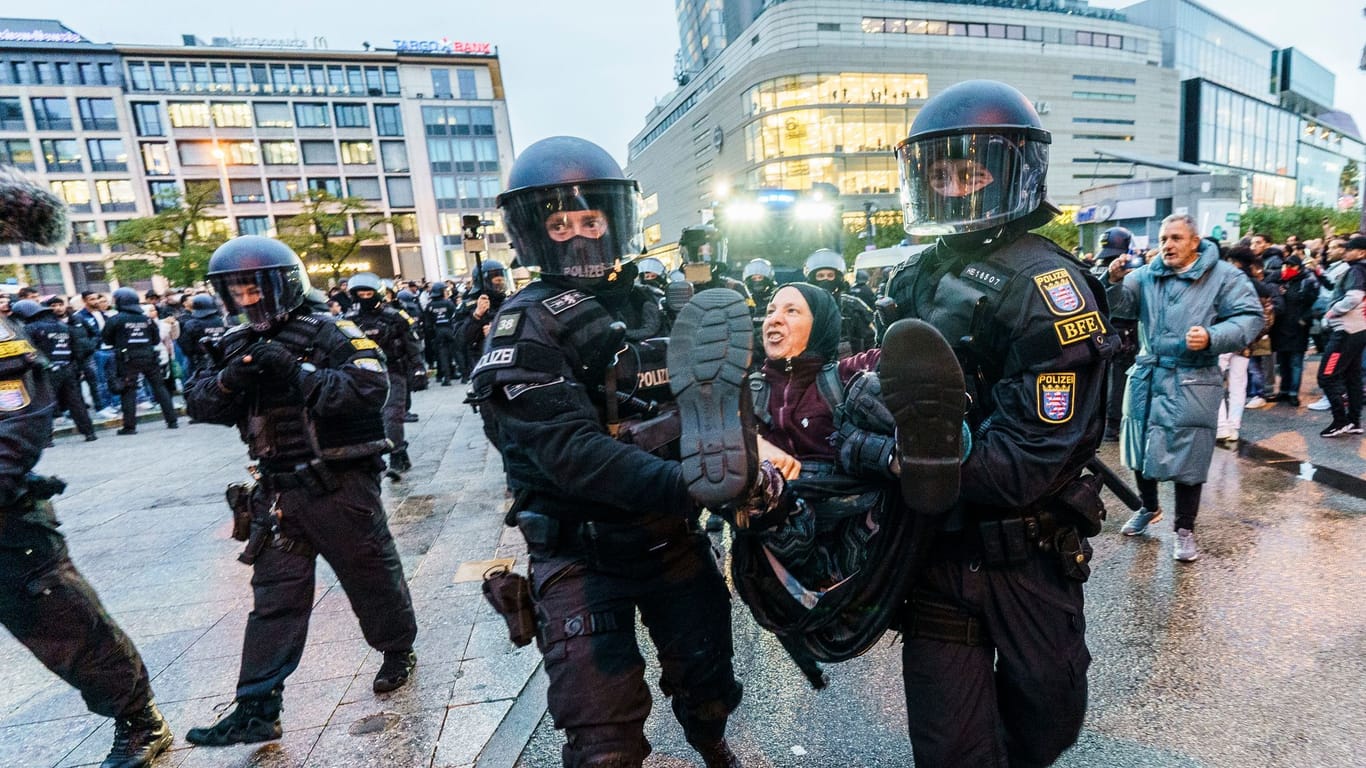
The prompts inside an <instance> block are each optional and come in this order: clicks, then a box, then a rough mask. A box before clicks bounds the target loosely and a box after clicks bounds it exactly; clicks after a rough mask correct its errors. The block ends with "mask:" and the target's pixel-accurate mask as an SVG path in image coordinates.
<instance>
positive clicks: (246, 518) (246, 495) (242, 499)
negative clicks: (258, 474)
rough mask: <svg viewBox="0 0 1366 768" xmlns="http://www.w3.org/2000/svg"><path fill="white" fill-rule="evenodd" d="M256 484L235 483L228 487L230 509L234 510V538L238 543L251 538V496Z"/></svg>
mask: <svg viewBox="0 0 1366 768" xmlns="http://www.w3.org/2000/svg"><path fill="white" fill-rule="evenodd" d="M255 490H256V483H233V484H231V485H229V486H228V489H227V492H226V493H225V494H224V495H225V496H226V497H227V501H228V509H230V510H232V537H233V538H234V539H236V540H237V541H247V540H248V539H250V538H251V518H252V514H251V494H252V492H253V491H255Z"/></svg>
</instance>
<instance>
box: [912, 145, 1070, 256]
mask: <svg viewBox="0 0 1366 768" xmlns="http://www.w3.org/2000/svg"><path fill="white" fill-rule="evenodd" d="M897 165H898V167H899V171H900V175H901V206H902V212H903V214H904V216H905V223H906V232H908V233H909V234H912V235H917V236H922V237H923V236H934V235H952V234H958V233H961V232H972V231H975V230H979V229H987V228H989V227H994V226H998V225H1000V224H1004V223H1005V222H1007V221H1010V220H1012V219H1016V218H1019V217H1021V216H1024V215H1025V214H1028V213H1030V212H1031V211H1033V210H1034V209H1035V208H1037V207H1038V206H1039V205H1040V204H1041V203H1042V202H1043V174H1044V171H1045V169H1047V167H1048V145H1047V144H1043V143H1040V142H1036V141H1030V140H1026V141H1023V142H1019V143H1017V142H1016V141H1014V140H1013V139H1012V138H1011V137H1010V136H1006V135H1002V134H993V133H969V134H959V135H954V136H938V137H935V138H929V139H922V140H919V141H905V142H902V143H901V145H900V146H898V147H897Z"/></svg>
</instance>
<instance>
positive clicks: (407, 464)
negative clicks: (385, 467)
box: [389, 448, 413, 472]
mask: <svg viewBox="0 0 1366 768" xmlns="http://www.w3.org/2000/svg"><path fill="white" fill-rule="evenodd" d="M412 468H413V462H412V460H411V459H409V458H408V449H407V448H398V449H396V450H394V451H393V452H392V453H390V454H389V469H392V470H394V471H395V472H407V471H408V470H410V469H412Z"/></svg>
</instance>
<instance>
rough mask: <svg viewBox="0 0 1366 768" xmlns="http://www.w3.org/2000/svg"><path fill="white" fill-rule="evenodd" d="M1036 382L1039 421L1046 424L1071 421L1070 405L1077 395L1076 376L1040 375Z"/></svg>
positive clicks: (1070, 374)
mask: <svg viewBox="0 0 1366 768" xmlns="http://www.w3.org/2000/svg"><path fill="white" fill-rule="evenodd" d="M1037 381H1038V384H1037V386H1038V397H1039V419H1040V420H1042V421H1044V422H1046V423H1048V424H1066V423H1067V422H1069V421H1071V420H1072V404H1073V403H1074V402H1075V401H1076V395H1077V374H1075V373H1041V374H1039V377H1038V379H1037Z"/></svg>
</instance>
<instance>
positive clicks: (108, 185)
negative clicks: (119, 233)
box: [95, 179, 138, 213]
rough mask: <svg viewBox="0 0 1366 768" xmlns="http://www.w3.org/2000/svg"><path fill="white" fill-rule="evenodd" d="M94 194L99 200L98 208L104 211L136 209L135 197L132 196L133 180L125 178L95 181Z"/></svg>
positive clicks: (114, 211)
mask: <svg viewBox="0 0 1366 768" xmlns="http://www.w3.org/2000/svg"><path fill="white" fill-rule="evenodd" d="M95 195H96V197H98V198H99V200H100V210H101V211H103V212H105V213H116V212H128V211H136V210H137V209H138V206H137V199H136V198H134V197H133V182H131V181H126V180H118V179H112V180H104V179H101V180H100V181H97V182H95Z"/></svg>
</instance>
